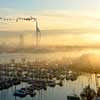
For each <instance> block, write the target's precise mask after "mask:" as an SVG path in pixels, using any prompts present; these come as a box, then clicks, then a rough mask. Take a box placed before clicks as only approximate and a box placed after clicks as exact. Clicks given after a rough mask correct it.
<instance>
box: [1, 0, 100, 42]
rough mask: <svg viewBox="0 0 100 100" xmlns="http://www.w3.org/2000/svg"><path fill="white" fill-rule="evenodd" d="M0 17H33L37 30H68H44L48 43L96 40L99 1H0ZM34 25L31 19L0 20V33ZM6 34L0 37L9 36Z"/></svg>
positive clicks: (99, 39)
mask: <svg viewBox="0 0 100 100" xmlns="http://www.w3.org/2000/svg"><path fill="white" fill-rule="evenodd" d="M0 16H1V17H13V18H15V17H20V16H24V17H27V16H37V17H38V21H39V26H40V29H41V30H68V29H70V30H71V31H68V32H66V34H65V32H64V34H63V32H61V34H58V35H56V34H57V32H56V33H53V35H50V34H51V33H50V32H46V33H47V34H48V37H46V38H47V40H48V43H50V44H52V41H53V42H54V41H55V44H57V43H58V44H59V43H60V44H75V43H76V44H77V43H79V44H96V43H97V42H98V43H100V35H99V34H100V0H0ZM34 28H35V25H34V23H32V22H18V23H14V22H12V23H6V22H5V23H0V34H4V33H6V32H2V31H9V32H11V33H12V31H14V32H13V34H14V33H16V31H30V30H33V31H34ZM72 30H73V31H72ZM91 30H93V31H91ZM77 32H78V33H80V35H77ZM68 33H69V34H71V35H70V36H69V34H68ZM7 34H8V33H6V34H4V35H3V36H10V35H7ZM57 36H58V37H57ZM55 37H56V40H55ZM90 37H91V38H90ZM27 40H30V39H27ZM45 40H46V39H45ZM42 41H44V40H43V39H42ZM56 41H59V42H56ZM60 41H61V42H60ZM75 41H76V42H75ZM87 42H88V43H87ZM44 43H45V41H44Z"/></svg>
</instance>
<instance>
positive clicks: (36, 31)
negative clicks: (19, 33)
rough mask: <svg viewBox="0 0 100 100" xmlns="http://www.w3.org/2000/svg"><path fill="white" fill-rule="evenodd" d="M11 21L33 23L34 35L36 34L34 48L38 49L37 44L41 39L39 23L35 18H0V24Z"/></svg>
mask: <svg viewBox="0 0 100 100" xmlns="http://www.w3.org/2000/svg"><path fill="white" fill-rule="evenodd" d="M11 21H15V22H19V21H33V22H35V33H36V41H35V42H36V43H35V46H36V47H37V48H38V47H39V43H40V39H41V31H40V29H39V23H38V20H37V18H36V17H32V16H30V17H27V18H25V17H18V18H16V19H14V18H2V17H0V23H2V22H11Z"/></svg>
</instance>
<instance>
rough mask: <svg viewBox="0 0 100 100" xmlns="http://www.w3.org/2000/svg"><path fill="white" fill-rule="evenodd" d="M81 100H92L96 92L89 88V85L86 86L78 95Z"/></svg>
mask: <svg viewBox="0 0 100 100" xmlns="http://www.w3.org/2000/svg"><path fill="white" fill-rule="evenodd" d="M80 96H81V99H82V100H94V99H95V97H96V92H95V91H94V90H93V89H91V88H90V85H88V86H86V87H85V88H84V89H83V91H82V93H81V94H80Z"/></svg>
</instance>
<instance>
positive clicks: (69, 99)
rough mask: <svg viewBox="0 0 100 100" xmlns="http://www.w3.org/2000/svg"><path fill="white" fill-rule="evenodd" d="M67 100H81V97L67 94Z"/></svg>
mask: <svg viewBox="0 0 100 100" xmlns="http://www.w3.org/2000/svg"><path fill="white" fill-rule="evenodd" d="M67 100H80V97H78V96H77V95H73V96H67Z"/></svg>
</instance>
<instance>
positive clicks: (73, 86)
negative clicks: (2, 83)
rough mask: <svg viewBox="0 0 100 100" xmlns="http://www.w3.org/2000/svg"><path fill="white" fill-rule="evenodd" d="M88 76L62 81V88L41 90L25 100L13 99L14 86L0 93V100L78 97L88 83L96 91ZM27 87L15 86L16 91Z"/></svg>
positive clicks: (92, 81)
mask: <svg viewBox="0 0 100 100" xmlns="http://www.w3.org/2000/svg"><path fill="white" fill-rule="evenodd" d="M89 77H90V75H89V74H83V75H81V76H79V78H78V79H77V80H76V81H66V80H65V81H64V86H63V87H60V86H56V87H55V88H53V87H48V88H47V90H46V91H45V90H41V91H40V92H37V95H36V96H35V97H33V98H32V97H30V96H26V97H25V98H19V97H16V98H15V97H14V96H13V93H14V91H15V86H13V87H11V88H9V89H8V90H2V91H0V100H21V99H22V100H66V99H67V96H68V95H71V94H77V95H79V96H80V93H81V92H82V89H83V88H84V87H85V86H87V85H88V84H89V83H90V86H91V88H93V89H95V90H96V84H95V77H94V74H92V78H91V79H90V81H89V80H88V79H89ZM25 86H27V84H26V83H22V84H21V85H18V86H16V88H17V89H20V88H21V87H25Z"/></svg>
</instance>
